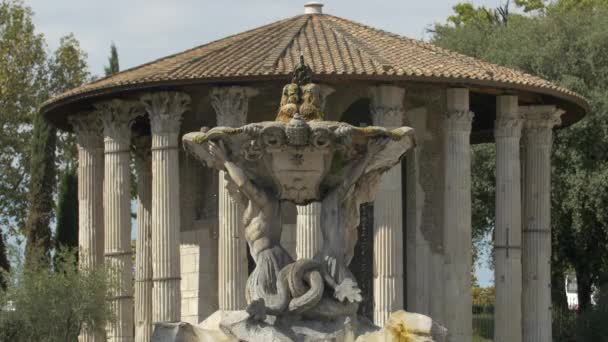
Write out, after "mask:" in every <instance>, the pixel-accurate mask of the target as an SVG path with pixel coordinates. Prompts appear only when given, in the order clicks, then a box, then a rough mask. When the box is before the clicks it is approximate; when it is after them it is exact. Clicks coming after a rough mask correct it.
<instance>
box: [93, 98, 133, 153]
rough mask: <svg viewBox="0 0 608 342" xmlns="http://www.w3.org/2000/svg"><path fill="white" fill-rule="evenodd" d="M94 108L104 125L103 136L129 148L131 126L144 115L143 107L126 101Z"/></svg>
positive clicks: (98, 104) (116, 101)
mask: <svg viewBox="0 0 608 342" xmlns="http://www.w3.org/2000/svg"><path fill="white" fill-rule="evenodd" d="M94 106H95V108H96V109H97V115H98V116H99V118H100V119H101V122H102V123H103V134H104V135H105V136H106V137H107V138H111V139H113V140H116V141H119V142H120V143H123V144H125V145H126V146H128V145H129V142H130V139H131V126H132V125H133V122H134V121H135V118H137V117H138V116H142V115H143V111H142V108H141V106H140V105H139V104H138V103H137V102H133V101H124V100H110V101H105V102H100V103H96V104H95V105H94Z"/></svg>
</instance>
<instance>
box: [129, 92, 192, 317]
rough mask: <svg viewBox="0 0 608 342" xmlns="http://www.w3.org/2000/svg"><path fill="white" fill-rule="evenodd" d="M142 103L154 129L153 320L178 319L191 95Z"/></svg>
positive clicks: (154, 96) (158, 96) (150, 97)
mask: <svg viewBox="0 0 608 342" xmlns="http://www.w3.org/2000/svg"><path fill="white" fill-rule="evenodd" d="M141 102H142V103H143V105H144V106H145V109H146V112H147V113H148V116H149V117H150V128H151V132H152V273H153V275H154V278H153V287H152V320H153V321H154V322H177V321H180V318H181V292H180V280H181V278H180V260H179V258H180V255H179V244H180V215H181V213H180V205H179V204H180V203H179V145H178V136H179V129H180V125H181V120H182V114H183V113H184V112H185V111H186V109H187V108H188V105H189V104H190V97H189V96H188V95H186V94H183V93H176V92H158V93H148V94H145V95H143V96H142V97H141Z"/></svg>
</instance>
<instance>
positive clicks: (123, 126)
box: [96, 100, 141, 342]
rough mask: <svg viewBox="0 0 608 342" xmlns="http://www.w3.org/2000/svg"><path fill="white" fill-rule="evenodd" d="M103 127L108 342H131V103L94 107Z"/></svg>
mask: <svg viewBox="0 0 608 342" xmlns="http://www.w3.org/2000/svg"><path fill="white" fill-rule="evenodd" d="M96 108H97V109H98V110H99V111H100V112H101V113H100V114H101V118H102V121H103V126H104V136H105V138H104V146H105V149H104V151H105V163H104V164H105V172H104V173H105V178H104V186H103V187H104V189H103V193H104V196H103V202H104V203H103V207H104V223H105V257H106V262H107V263H108V265H109V266H110V267H112V270H113V272H114V273H113V274H114V280H115V281H116V289H115V291H114V293H113V296H112V299H111V303H112V311H113V313H114V315H115V321H114V322H112V323H110V324H109V325H108V340H109V341H117V342H118V341H121V342H122V341H133V274H132V270H133V267H132V266H133V262H132V260H131V253H132V252H131V168H130V165H131V153H130V148H131V125H132V124H133V120H134V119H135V118H136V117H137V116H139V115H141V111H140V109H139V107H138V106H137V105H136V104H134V103H131V102H126V101H122V100H111V101H108V102H103V103H100V104H97V105H96Z"/></svg>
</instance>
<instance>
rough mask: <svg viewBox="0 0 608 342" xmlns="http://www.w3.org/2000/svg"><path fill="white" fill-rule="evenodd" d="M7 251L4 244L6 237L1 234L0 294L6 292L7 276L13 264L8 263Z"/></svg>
mask: <svg viewBox="0 0 608 342" xmlns="http://www.w3.org/2000/svg"><path fill="white" fill-rule="evenodd" d="M7 252H8V251H7V250H6V244H5V243H4V236H3V234H2V232H0V292H2V291H3V290H6V285H7V284H6V282H7V279H6V274H7V273H8V272H9V271H10V270H11V264H10V263H9V261H8V255H7Z"/></svg>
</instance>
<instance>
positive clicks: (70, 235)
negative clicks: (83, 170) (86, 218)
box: [55, 168, 78, 251]
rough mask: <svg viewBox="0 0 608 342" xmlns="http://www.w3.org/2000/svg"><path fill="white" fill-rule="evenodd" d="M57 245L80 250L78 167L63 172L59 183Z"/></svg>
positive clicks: (57, 246)
mask: <svg viewBox="0 0 608 342" xmlns="http://www.w3.org/2000/svg"><path fill="white" fill-rule="evenodd" d="M57 197H58V203H57V227H56V230H55V247H56V248H69V249H71V250H74V251H77V250H78V177H77V175H76V169H75V168H70V169H68V170H66V172H64V173H63V176H62V177H61V181H60V183H59V190H58V195H57Z"/></svg>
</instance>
